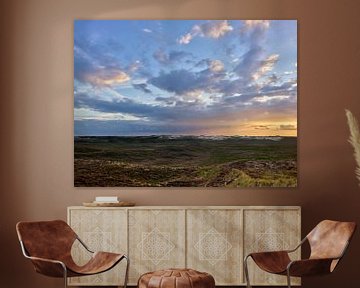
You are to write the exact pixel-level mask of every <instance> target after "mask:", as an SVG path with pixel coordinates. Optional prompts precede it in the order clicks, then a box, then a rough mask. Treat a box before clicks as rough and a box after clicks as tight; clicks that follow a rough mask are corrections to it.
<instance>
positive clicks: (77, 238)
mask: <svg viewBox="0 0 360 288" xmlns="http://www.w3.org/2000/svg"><path fill="white" fill-rule="evenodd" d="M76 240H78V241H79V242H80V243H81V245H82V246H83V247H84V248H85V249H86V250H87V251H89V252H90V253H95V252H94V251H92V250H90V248H89V247H88V246H87V245H86V244H85V243H84V242H83V241H82V240H81V239H80V237H79V236H78V235H76Z"/></svg>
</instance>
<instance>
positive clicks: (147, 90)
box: [132, 83, 152, 94]
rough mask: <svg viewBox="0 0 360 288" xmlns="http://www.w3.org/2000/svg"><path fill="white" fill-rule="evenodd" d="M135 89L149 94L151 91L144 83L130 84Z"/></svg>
mask: <svg viewBox="0 0 360 288" xmlns="http://www.w3.org/2000/svg"><path fill="white" fill-rule="evenodd" d="M132 86H133V87H134V88H135V89H138V90H141V91H143V92H145V93H148V94H151V93H152V92H151V90H150V89H149V88H148V87H147V84H146V83H139V84H132Z"/></svg>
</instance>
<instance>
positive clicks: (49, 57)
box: [0, 0, 360, 288]
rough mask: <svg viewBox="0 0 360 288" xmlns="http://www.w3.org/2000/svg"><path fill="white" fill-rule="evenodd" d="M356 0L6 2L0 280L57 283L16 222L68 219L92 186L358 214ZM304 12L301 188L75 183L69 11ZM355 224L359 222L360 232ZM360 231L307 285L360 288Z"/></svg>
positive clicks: (150, 199) (186, 200) (140, 198)
mask: <svg viewBox="0 0 360 288" xmlns="http://www.w3.org/2000/svg"><path fill="white" fill-rule="evenodd" d="M359 11H360V1H357V0H352V1H351V0H341V1H340V0H336V1H332V0H323V1H320V0H309V1H307V0H283V1H280V0H268V1H265V0H248V1H245V0H244V1H241V0H237V1H235V0H181V1H180V0H173V1H171V0H164V1H160V0H154V1H151V0H139V1H138V0H58V1H52V0H42V1H41V0H21V1H20V0H8V1H7V0H6V1H4V0H3V1H1V3H0V13H1V17H0V31H1V38H0V41H1V45H0V49H1V53H0V55H1V65H0V69H1V77H0V79H1V81H0V91H1V92H0V97H1V98H0V117H1V118H0V127H1V150H0V151H1V155H0V156H1V157H0V167H1V170H0V171H1V174H0V175H1V178H0V187H1V188H0V191H1V192H0V193H1V194H0V195H1V198H0V199H1V202H0V204H1V208H2V209H1V214H0V219H1V220H0V221H1V222H0V229H1V230H0V232H1V236H0V237H1V239H0V241H1V245H0V249H1V251H0V255H1V260H0V265H1V269H0V286H1V287H19V288H20V287H30V288H31V287H34V288H35V287H62V286H61V285H62V282H61V281H60V280H57V279H49V278H45V277H42V276H40V275H36V274H35V273H33V271H32V267H31V265H30V264H29V263H27V262H26V261H25V259H23V258H22V257H21V254H20V249H19V246H18V243H17V239H16V235H15V223H16V222H17V221H19V220H39V219H53V218H61V219H65V217H66V207H67V206H69V205H77V204H80V203H81V202H83V201H88V200H91V199H92V198H93V197H94V196H95V195H118V196H120V197H121V199H124V200H132V201H135V202H136V203H137V204H139V205H301V206H302V207H303V234H305V233H306V232H307V231H308V230H309V229H311V228H312V226H313V225H314V224H315V223H317V222H318V221H320V220H322V219H324V218H331V219H339V220H355V221H357V222H358V223H360V187H359V186H358V183H357V182H356V179H355V177H354V167H355V162H354V159H353V157H352V149H351V147H350V145H349V144H348V143H347V137H348V129H347V126H346V121H345V114H344V108H346V107H347V108H350V109H352V111H353V112H354V113H355V114H356V115H357V116H358V118H360V92H359V84H360V37H359V31H360V17H359ZM75 18H88V19H134V18H135V19H143V18H146V19H164V18H170V19H191V18H195V19H201V18H204V19H207V18H212V19H216V18H219V19H225V18H226V19H298V24H299V72H300V73H299V102H298V103H299V109H298V111H299V137H300V138H299V146H298V147H299V148H298V149H299V187H298V188H296V189H214V188H212V189H208V188H207V189H198V188H196V189H191V188H174V189H171V188H161V189H158V188H151V189H150V188H141V189H140V188H118V189H113V188H111V189H101V188H99V189H75V188H74V187H73V52H72V51H73V20H74V19H75ZM358 233H359V232H358ZM359 244H360V237H359V235H356V236H355V238H354V240H353V243H352V245H351V247H350V250H349V253H348V255H346V257H345V258H344V260H343V263H342V265H340V266H339V268H338V270H337V271H336V273H335V274H334V275H332V276H330V277H325V278H312V279H306V280H304V281H303V286H304V287H309V288H310V287H314V288H315V287H327V288H332V287H334V288H335V287H344V286H345V285H343V284H342V283H344V282H345V283H346V287H348V288H351V287H358V285H359V284H358V283H357V281H356V279H358V273H359V268H358V267H359V264H358V262H357V259H359V258H360V245H359Z"/></svg>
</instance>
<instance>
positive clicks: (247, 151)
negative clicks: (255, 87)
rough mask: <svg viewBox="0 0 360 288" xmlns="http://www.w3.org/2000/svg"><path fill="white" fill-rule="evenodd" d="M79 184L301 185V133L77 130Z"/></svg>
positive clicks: (166, 185) (139, 185)
mask: <svg viewBox="0 0 360 288" xmlns="http://www.w3.org/2000/svg"><path fill="white" fill-rule="evenodd" d="M74 152H75V154H74V161H75V163H74V171H75V181H74V182H75V186H79V187H81V186H87V187H114V186H137V187H145V186H146V187H149V186H153V187H171V186H172V187H181V186H184V187H185V186H188V187H189V186H192V187H194V186H195V187H295V186H296V184H297V162H296V159H297V139H296V137H235V136H234V137H223V136H216V137H211V136H136V137H126V136H121V137H115V136H103V137H99V136H77V137H75V139H74Z"/></svg>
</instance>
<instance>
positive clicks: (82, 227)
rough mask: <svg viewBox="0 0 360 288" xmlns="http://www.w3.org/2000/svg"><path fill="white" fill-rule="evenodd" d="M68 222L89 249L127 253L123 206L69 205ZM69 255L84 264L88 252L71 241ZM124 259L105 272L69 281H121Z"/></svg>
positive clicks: (113, 283)
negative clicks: (112, 207)
mask: <svg viewBox="0 0 360 288" xmlns="http://www.w3.org/2000/svg"><path fill="white" fill-rule="evenodd" d="M68 221H69V225H70V226H71V227H72V228H73V229H74V231H75V232H76V233H77V234H78V235H79V237H80V239H82V240H83V241H84V243H85V244H86V245H87V246H88V247H89V248H90V249H91V250H93V251H106V252H115V253H125V254H126V253H127V215H126V210H125V209H103V208H101V209H70V210H69V214H68ZM72 255H73V258H74V260H75V262H76V263H80V264H84V263H86V262H87V261H88V259H89V253H88V252H87V251H86V250H85V249H83V247H82V246H81V244H79V242H78V241H76V242H75V244H74V246H73V249H72ZM125 263H126V262H125V261H121V262H120V263H119V264H118V265H117V266H115V267H114V268H113V269H111V270H109V271H108V272H104V273H101V274H97V275H93V276H85V277H74V278H70V279H69V284H70V285H96V286H103V285H116V286H118V285H122V284H123V282H124V275H125V267H126V264H125Z"/></svg>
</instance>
